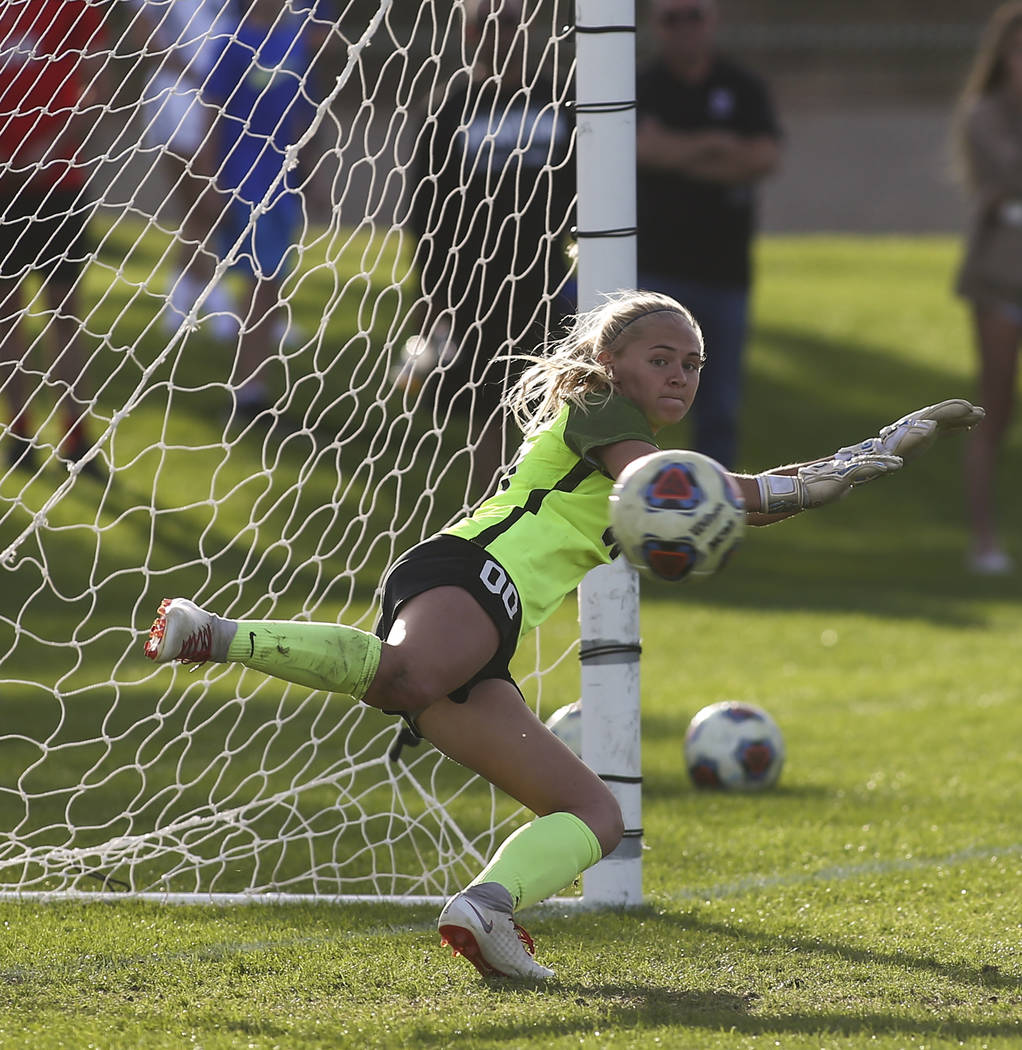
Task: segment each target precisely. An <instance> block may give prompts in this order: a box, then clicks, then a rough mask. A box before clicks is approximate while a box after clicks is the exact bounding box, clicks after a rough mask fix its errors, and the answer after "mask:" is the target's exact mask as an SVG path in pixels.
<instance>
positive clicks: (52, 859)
mask: <svg viewBox="0 0 1022 1050" xmlns="http://www.w3.org/2000/svg"><path fill="white" fill-rule="evenodd" d="M476 7H477V5H476V4H473V3H469V4H467V5H466V4H465V3H463V2H455V3H453V4H442V3H430V2H425V3H414V4H413V3H396V2H387V0H350V2H345V0H333V2H330V0H287V2H281V0H118V2H112V0H9V2H7V3H5V4H3V5H2V9H0V310H2V326H0V346H2V349H0V395H2V397H0V406H2V415H0V420H2V423H0V557H2V561H0V586H2V588H3V595H4V600H3V603H2V605H0V698H2V701H3V721H2V723H0V814H2V817H0V824H2V827H0V894H25V893H60V894H73V893H76V892H85V891H88V892H102V891H109V892H118V893H131V894H142V893H157V894H161V895H164V896H167V895H176V894H198V895H210V894H251V895H273V894H288V895H289V894H295V895H306V894H309V895H316V896H327V897H332V896H347V895H368V896H390V895H397V896H402V897H404V896H410V895H414V896H426V897H437V896H443V895H445V894H447V893H449V892H451V891H452V890H453V889H455V888H456V887H457V886H458V885H460V884H462V883H464V882H465V881H466V879H467V878H468V877H470V876H471V875H472V874H474V873H475V871H476V870H478V868H479V866H480V865H481V864H482V862H483V861H484V859H485V858H486V857H487V856H488V855H489V854H490V853H491V852H492V850H493V849H494V847H495V846H496V844H497V843H499V841H500V840H501V839H502V838H503V837H505V836H506V834H507V833H508V832H509V831H510V830H511V828H512V827H513V826H515V825H516V824H517V823H519V822H520V821H521V820H522V819H524V816H525V815H524V814H523V813H522V812H521V811H520V810H518V809H517V807H516V806H515V805H514V804H513V803H511V802H510V801H509V800H507V799H505V798H503V797H502V796H500V795H499V794H498V793H495V792H494V791H492V790H491V789H490V788H489V786H488V785H486V784H485V783H483V782H480V781H479V780H478V779H475V778H473V777H471V776H470V775H468V774H467V773H466V771H465V770H463V769H461V768H460V767H458V766H456V765H454V764H453V763H451V762H449V761H446V760H443V759H442V758H441V757H440V756H439V755H438V754H437V753H436V752H435V751H433V750H432V749H431V748H430V747H429V746H428V745H427V744H422V745H419V746H417V747H410V746H404V747H403V748H402V747H401V746H399V740H398V736H399V732H400V724H399V723H398V722H397V720H395V719H393V718H388V717H386V716H384V715H382V714H381V713H379V712H376V711H373V710H370V709H367V708H363V707H359V706H357V705H352V703H351V702H350V701H349V700H347V698H342V697H336V696H330V695H326V694H323V693H315V692H310V691H308V690H303V689H301V688H298V687H296V686H285V685H284V684H283V683H280V682H277V681H274V680H270V679H266V678H264V677H262V676H260V675H258V674H255V673H253V672H243V671H240V670H239V669H238V668H237V667H234V666H231V665H215V666H213V665H207V666H204V667H202V668H200V669H199V670H197V671H195V672H194V673H189V671H188V670H187V669H186V668H183V667H180V666H176V667H167V666H160V667H157V666H156V665H153V664H151V663H148V662H147V661H146V660H144V658H143V656H142V649H141V646H142V641H143V639H144V634H145V631H146V630H147V628H148V625H149V622H150V621H151V620H152V617H153V614H154V612H155V609H156V607H157V605H158V603H159V601H160V599H161V598H163V597H164V596H166V595H185V596H188V597H191V598H194V599H195V600H197V601H198V602H200V603H201V604H203V605H204V606H206V607H207V608H211V609H214V610H216V611H218V612H220V613H223V614H225V615H229V616H232V617H245V618H263V619H265V618H279V619H310V620H320V621H336V622H344V623H348V624H353V625H360V626H363V627H366V628H369V629H371V628H372V626H373V624H374V621H375V617H376V614H377V611H378V603H377V598H378V594H377V586H378V583H379V580H380V579H381V578H382V575H383V572H384V570H385V569H386V567H387V566H388V565H389V564H390V562H391V561H392V560H393V559H394V558H395V557H396V556H397V555H398V554H400V553H401V552H402V551H403V550H404V549H406V548H407V547H408V546H410V545H411V544H412V543H414V542H416V541H417V540H419V539H420V538H421V537H423V536H425V535H427V534H429V533H430V532H433V531H435V530H436V529H438V528H440V527H442V526H443V525H444V524H445V523H447V522H450V521H451V520H453V519H454V518H455V517H457V516H458V515H460V514H461V513H462V512H463V511H464V510H465V508H467V507H469V506H471V505H472V504H473V503H474V502H475V501H476V500H477V499H478V498H479V497H480V496H481V495H482V493H483V491H484V490H485V488H486V486H487V484H488V481H489V479H490V478H491V477H492V474H493V470H494V468H495V467H497V466H498V465H499V464H500V463H503V462H507V461H508V458H509V456H510V454H511V453H512V452H513V448H514V446H515V444H516V443H517V439H516V435H515V434H514V433H513V432H509V431H506V430H505V428H504V427H503V426H502V425H501V421H500V416H499V412H497V411H496V410H495V405H496V396H497V395H498V394H499V393H500V391H501V389H502V388H503V386H504V385H505V384H506V381H507V378H508V376H509V374H510V372H509V370H510V369H513V362H512V358H511V354H512V353H513V352H515V351H522V350H531V349H533V348H534V347H535V345H536V344H537V343H539V342H540V341H541V339H542V338H543V335H544V332H545V331H547V330H550V329H552V328H555V327H556V325H557V323H558V321H559V319H560V318H561V317H562V316H563V314H564V313H565V312H566V311H568V310H570V309H572V308H573V306H574V296H575V292H574V288H573V279H572V267H571V260H570V256H569V255H568V254H566V248H567V247H568V241H569V239H570V234H571V228H572V225H573V223H574V221H575V220H574V195H575V174H574V161H573V157H574V140H575V131H574V117H573V110H572V107H571V106H570V105H569V104H568V103H569V100H570V99H571V98H572V91H573V80H574V53H575V52H574V46H575V45H574V34H573V32H572V30H571V28H570V27H569V23H570V22H571V21H572V15H573V13H574V12H573V11H572V10H566V8H567V7H568V5H566V4H562V3H556V2H554V0H524V3H522V4H518V3H512V2H510V0H508V2H507V3H506V4H502V3H499V2H497V3H494V4H492V5H490V4H487V3H485V2H484V3H483V4H482V5H481V14H480V16H479V18H478V19H477V18H476ZM629 46H631V41H629ZM572 613H573V610H570V609H569V610H568V617H567V618H570V619H571V620H573V619H574V616H573V615H571V614H572ZM452 629H456V625H452ZM575 631H576V632H577V625H576V626H575ZM577 649H578V645H577V638H576V639H575V640H574V641H573V640H572V638H571V637H570V632H568V631H565V630H564V629H563V628H561V629H559V630H556V631H554V632H553V635H552V638H551V637H544V636H541V637H540V638H539V639H538V640H537V641H536V642H535V643H534V644H533V643H531V642H530V644H528V645H526V646H525V650H526V651H525V652H524V653H523V654H521V655H520V657H519V660H520V661H521V663H520V666H519V667H517V670H518V672H519V674H520V676H521V681H522V685H523V688H524V690H525V692H526V696H527V697H528V699H529V702H530V703H533V704H535V705H537V708H538V709H542V713H543V714H549V712H550V711H551V710H553V708H554V707H556V706H560V705H561V704H564V703H568V702H570V701H571V700H574V699H575V698H576V697H577V695H578V694H577V690H578V663H577V655H578V653H577ZM551 682H552V683H554V685H550V684H549V683H551Z"/></svg>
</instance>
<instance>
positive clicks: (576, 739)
mask: <svg viewBox="0 0 1022 1050" xmlns="http://www.w3.org/2000/svg"><path fill="white" fill-rule="evenodd" d="M546 726H547V729H549V730H550V732H551V733H553V734H554V736H555V737H557V738H558V739H559V740H562V741H563V742H564V743H565V744H567V745H568V747H570V748H571V750H572V751H574V752H575V754H576V755H578V757H579V758H581V757H582V701H581V700H576V701H575V702H574V703H573V704H565V705H564V707H559V708H558V709H557V710H556V711H555V712H554V713H553V714H552V715H551V716H550V717H549V718H548V719H547V720H546Z"/></svg>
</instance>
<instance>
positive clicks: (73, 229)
mask: <svg viewBox="0 0 1022 1050" xmlns="http://www.w3.org/2000/svg"><path fill="white" fill-rule="evenodd" d="M91 212H92V206H91V204H90V203H89V202H88V201H86V199H85V197H84V195H83V194H82V193H80V192H79V191H77V190H34V189H32V188H26V189H25V190H24V191H23V192H21V193H18V194H17V195H16V197H15V198H14V199H13V200H0V277H22V276H24V274H25V272H26V271H28V270H42V271H45V272H47V273H49V274H52V275H53V276H56V277H61V278H63V279H64V280H66V281H67V282H68V283H72V282H74V281H75V280H76V279H77V278H78V276H79V274H81V272H82V269H83V268H84V266H85V263H86V261H87V260H88V259H89V257H90V256H91V254H92V249H93V243H92V240H91V238H90V237H89V235H88V232H87V230H86V224H87V222H88V218H89V215H90V214H91Z"/></svg>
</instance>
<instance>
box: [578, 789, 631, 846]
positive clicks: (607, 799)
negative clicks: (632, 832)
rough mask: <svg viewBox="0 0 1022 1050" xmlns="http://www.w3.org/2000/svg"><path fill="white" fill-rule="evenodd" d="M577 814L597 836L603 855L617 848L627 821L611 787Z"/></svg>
mask: <svg viewBox="0 0 1022 1050" xmlns="http://www.w3.org/2000/svg"><path fill="white" fill-rule="evenodd" d="M575 815H576V816H577V817H578V818H579V819H580V820H583V821H584V822H585V823H586V824H587V825H588V826H589V830H590V831H592V833H593V834H594V835H595V836H596V840H597V841H598V842H599V844H600V850H601V855H602V856H604V857H606V856H607V855H608V854H610V853H613V852H614V850H615V849H617V846H618V843H619V842H620V841H621V838H622V836H623V835H624V832H625V822H624V817H623V816H622V815H621V807H620V806H619V805H618V801H617V799H616V798H615V797H614V796H613V794H611V792H610V789H609V788H608V789H606V791H605V794H604V795H603V797H602V798H601V799H600V800H599V801H598V802H596V803H594V804H593V805H590V806H587V807H586V808H585V810H584V811H582V812H578V813H576V814H575Z"/></svg>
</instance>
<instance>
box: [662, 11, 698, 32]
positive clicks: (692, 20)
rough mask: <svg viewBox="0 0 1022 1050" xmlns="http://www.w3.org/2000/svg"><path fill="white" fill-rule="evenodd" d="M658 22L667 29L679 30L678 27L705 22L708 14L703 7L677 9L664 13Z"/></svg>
mask: <svg viewBox="0 0 1022 1050" xmlns="http://www.w3.org/2000/svg"><path fill="white" fill-rule="evenodd" d="M658 21H659V22H660V24H661V25H662V26H664V28H666V29H677V28H678V26H683V25H697V24H698V23H700V22H705V21H706V12H705V11H704V10H703V9H702V8H701V7H677V8H675V9H674V10H673V11H662V12H661V13H660V17H659V19H658Z"/></svg>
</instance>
